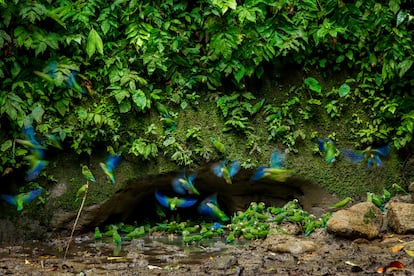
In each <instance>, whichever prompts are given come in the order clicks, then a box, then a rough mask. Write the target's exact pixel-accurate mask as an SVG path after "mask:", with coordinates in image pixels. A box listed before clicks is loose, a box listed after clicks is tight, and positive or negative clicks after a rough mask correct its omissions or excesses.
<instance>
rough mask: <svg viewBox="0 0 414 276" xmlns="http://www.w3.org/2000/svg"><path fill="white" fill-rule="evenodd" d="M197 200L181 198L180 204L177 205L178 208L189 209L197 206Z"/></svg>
mask: <svg viewBox="0 0 414 276" xmlns="http://www.w3.org/2000/svg"><path fill="white" fill-rule="evenodd" d="M196 202H197V199H192V198H179V199H178V203H177V207H180V208H187V207H191V206H193V205H194V204H196Z"/></svg>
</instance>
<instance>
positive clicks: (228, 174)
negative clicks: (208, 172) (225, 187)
mask: <svg viewBox="0 0 414 276" xmlns="http://www.w3.org/2000/svg"><path fill="white" fill-rule="evenodd" d="M239 170H240V162H238V161H233V162H231V164H230V166H228V165H227V161H222V162H220V163H218V164H215V165H214V166H213V172H214V174H215V175H217V176H218V177H223V178H224V180H225V181H226V183H227V184H232V180H231V179H232V178H233V176H234V175H235V174H236V173H237V172H238V171H239Z"/></svg>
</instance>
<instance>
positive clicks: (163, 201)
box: [155, 192, 170, 208]
mask: <svg viewBox="0 0 414 276" xmlns="http://www.w3.org/2000/svg"><path fill="white" fill-rule="evenodd" d="M155 198H156V199H157V200H158V202H159V203H160V204H161V206H163V207H165V208H170V204H169V202H168V199H169V198H168V197H167V196H165V195H163V194H161V193H159V192H155Z"/></svg>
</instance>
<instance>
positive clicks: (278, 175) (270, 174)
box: [252, 150, 292, 182]
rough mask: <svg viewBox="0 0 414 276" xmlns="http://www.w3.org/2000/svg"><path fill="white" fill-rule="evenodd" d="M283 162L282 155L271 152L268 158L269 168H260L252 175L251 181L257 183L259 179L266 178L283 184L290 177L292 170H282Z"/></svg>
mask: <svg viewBox="0 0 414 276" xmlns="http://www.w3.org/2000/svg"><path fill="white" fill-rule="evenodd" d="M284 161H285V155H284V154H282V153H281V152H279V151H278V150H275V151H273V153H272V155H271V156H270V167H268V166H260V167H259V168H258V169H257V171H256V173H255V174H254V175H253V177H252V180H253V181H258V180H259V179H262V178H267V179H271V180H275V181H279V182H285V181H286V180H287V179H288V178H289V177H290V176H291V175H292V170H288V169H284V168H283V167H282V164H283V162H284Z"/></svg>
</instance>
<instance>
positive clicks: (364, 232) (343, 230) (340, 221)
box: [327, 202, 383, 239]
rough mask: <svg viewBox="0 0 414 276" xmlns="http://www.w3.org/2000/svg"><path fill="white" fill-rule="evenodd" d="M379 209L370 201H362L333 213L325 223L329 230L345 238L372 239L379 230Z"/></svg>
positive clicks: (380, 223) (381, 220)
mask: <svg viewBox="0 0 414 276" xmlns="http://www.w3.org/2000/svg"><path fill="white" fill-rule="evenodd" d="M382 223H383V218H382V213H381V210H380V209H378V208H377V207H376V206H375V205H374V204H373V203H372V202H362V203H358V204H355V205H354V206H352V207H350V208H348V209H344V210H339V211H337V212H335V213H333V215H332V217H331V218H330V219H329V221H328V223H327V229H328V231H329V232H331V233H333V234H335V235H337V236H342V237H346V238H351V239H355V238H367V239H373V238H375V237H376V236H378V234H379V233H380V231H381V227H382Z"/></svg>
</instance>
